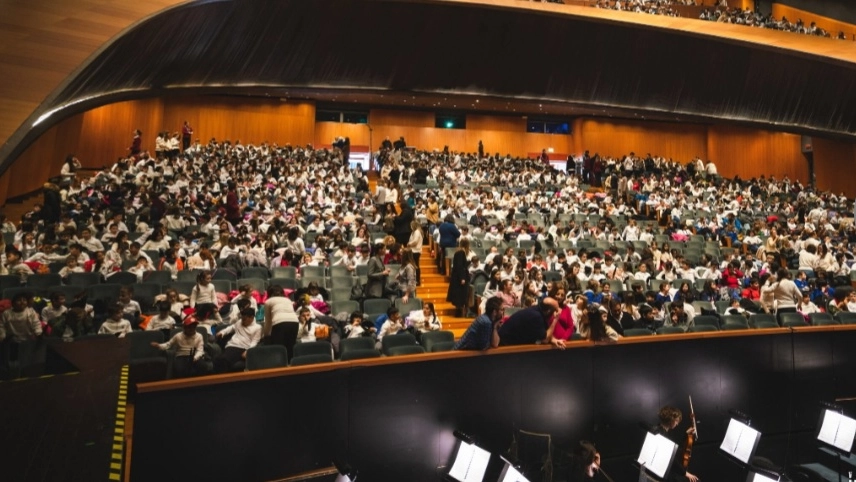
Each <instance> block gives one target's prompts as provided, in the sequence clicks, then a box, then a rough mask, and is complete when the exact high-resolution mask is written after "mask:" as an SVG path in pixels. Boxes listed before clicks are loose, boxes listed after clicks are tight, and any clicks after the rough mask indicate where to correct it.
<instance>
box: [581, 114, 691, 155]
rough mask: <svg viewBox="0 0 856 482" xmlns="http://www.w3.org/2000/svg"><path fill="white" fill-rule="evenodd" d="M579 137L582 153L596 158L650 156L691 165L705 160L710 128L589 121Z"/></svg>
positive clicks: (653, 123)
mask: <svg viewBox="0 0 856 482" xmlns="http://www.w3.org/2000/svg"><path fill="white" fill-rule="evenodd" d="M575 135H577V136H580V137H581V147H580V148H579V150H581V151H582V150H588V151H589V152H590V153H591V154H592V155H593V154H595V153H599V154H600V155H601V156H612V157H619V158H620V157H622V156H624V155H626V154H629V153H630V152H635V153H636V155H639V156H644V155H645V154H646V153H649V152H650V153H651V154H652V155H659V156H664V157H667V158H672V159H674V160H676V161H679V162H687V161H689V160H690V159H692V158H693V157H694V156H701V157H704V155H705V153H706V151H707V127H706V126H704V125H698V124H670V123H663V122H634V121H611V120H601V119H585V120H583V121H581V122H580V123H579V127H578V128H577V130H575Z"/></svg>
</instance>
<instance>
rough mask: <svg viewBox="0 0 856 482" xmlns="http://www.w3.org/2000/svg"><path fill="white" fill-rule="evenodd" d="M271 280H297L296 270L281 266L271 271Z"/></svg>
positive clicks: (291, 267) (292, 267)
mask: <svg viewBox="0 0 856 482" xmlns="http://www.w3.org/2000/svg"><path fill="white" fill-rule="evenodd" d="M270 277H271V278H289V279H297V268H295V267H294V266H281V267H278V268H273V269H272V270H271V276H270Z"/></svg>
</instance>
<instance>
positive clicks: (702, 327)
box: [687, 325, 719, 333]
mask: <svg viewBox="0 0 856 482" xmlns="http://www.w3.org/2000/svg"><path fill="white" fill-rule="evenodd" d="M687 331H689V332H690V333H702V332H705V331H719V327H718V326H715V325H695V326H691V327H690V329H689V330H687Z"/></svg>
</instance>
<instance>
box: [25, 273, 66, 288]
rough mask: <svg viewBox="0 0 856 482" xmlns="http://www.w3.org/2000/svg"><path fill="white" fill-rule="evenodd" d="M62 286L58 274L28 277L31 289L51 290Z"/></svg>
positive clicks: (28, 284)
mask: <svg viewBox="0 0 856 482" xmlns="http://www.w3.org/2000/svg"><path fill="white" fill-rule="evenodd" d="M61 284H62V277H61V276H60V275H58V274H33V275H30V276H28V277H27V286H29V287H31V288H51V287H53V286H59V285H61Z"/></svg>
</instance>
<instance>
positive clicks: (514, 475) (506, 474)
mask: <svg viewBox="0 0 856 482" xmlns="http://www.w3.org/2000/svg"><path fill="white" fill-rule="evenodd" d="M499 482H529V479H527V478H526V477H524V476H523V474H521V473H520V472H518V471H517V469H515V468H514V466H512V465H511V464H508V463H506V464H505V468H504V469H503V471H502V477H500V478H499Z"/></svg>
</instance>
